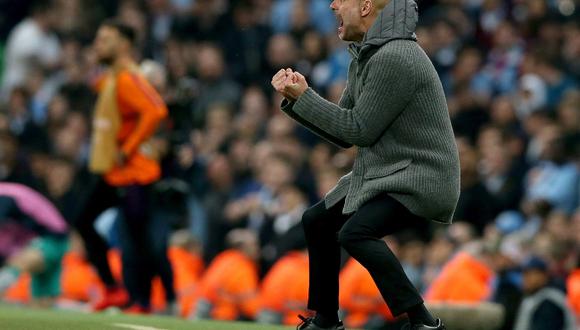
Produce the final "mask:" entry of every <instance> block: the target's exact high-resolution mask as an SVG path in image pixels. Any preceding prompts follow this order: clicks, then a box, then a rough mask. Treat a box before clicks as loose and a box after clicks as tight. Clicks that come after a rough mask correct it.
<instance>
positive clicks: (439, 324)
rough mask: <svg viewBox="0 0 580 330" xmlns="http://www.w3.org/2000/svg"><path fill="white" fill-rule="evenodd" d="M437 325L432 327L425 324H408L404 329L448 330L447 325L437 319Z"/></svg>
mask: <svg viewBox="0 0 580 330" xmlns="http://www.w3.org/2000/svg"><path fill="white" fill-rule="evenodd" d="M436 321H437V325H434V326H430V325H424V324H410V323H409V324H407V325H406V326H405V327H403V329H404V330H446V329H447V328H445V325H444V324H443V322H441V319H437V320H436Z"/></svg>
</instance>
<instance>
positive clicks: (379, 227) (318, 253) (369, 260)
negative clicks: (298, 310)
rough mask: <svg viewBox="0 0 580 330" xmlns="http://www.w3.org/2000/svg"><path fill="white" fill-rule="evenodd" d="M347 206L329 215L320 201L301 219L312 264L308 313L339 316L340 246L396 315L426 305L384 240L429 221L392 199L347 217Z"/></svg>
mask: <svg viewBox="0 0 580 330" xmlns="http://www.w3.org/2000/svg"><path fill="white" fill-rule="evenodd" d="M343 206H344V200H342V201H341V202H339V203H337V204H336V205H334V206H333V207H331V208H330V209H328V210H327V209H326V207H325V205H324V201H320V202H318V203H317V204H316V205H314V206H312V207H311V208H309V209H308V210H306V212H304V215H303V217H302V224H303V227H304V232H305V235H306V242H307V245H308V253H309V265H310V268H309V269H310V280H309V281H310V283H309V284H310V285H309V290H308V308H309V309H311V310H315V311H317V312H327V313H335V312H336V311H338V276H339V271H340V251H341V250H340V247H341V246H342V247H343V248H344V249H345V250H346V251H347V252H348V253H349V254H350V255H351V256H352V257H353V258H355V259H356V260H357V261H358V262H360V263H361V264H362V265H363V266H364V267H365V268H366V269H367V270H368V271H369V273H370V274H371V276H372V278H373V280H374V282H375V284H376V285H377V287H378V289H379V291H380V292H381V295H382V296H383V299H385V301H386V303H387V305H388V306H389V309H390V310H391V312H392V313H393V315H395V316H398V315H400V314H402V313H405V312H406V311H407V310H408V309H409V308H411V307H413V306H416V305H418V304H421V303H423V299H422V298H421V295H420V294H419V292H418V291H417V289H415V287H414V286H413V284H412V283H411V282H410V281H409V279H408V278H407V276H406V275H405V273H404V272H403V268H402V267H401V264H400V262H399V260H398V259H397V257H396V256H395V255H394V254H393V252H392V251H391V249H389V247H388V246H387V244H386V243H385V242H384V241H383V240H382V238H383V237H384V236H387V235H391V234H393V233H396V232H398V231H401V230H404V229H406V228H416V227H417V226H420V225H421V224H422V225H423V226H427V222H426V220H425V219H423V218H421V217H418V216H416V215H414V214H412V213H411V212H410V211H409V210H407V208H405V207H404V206H403V205H402V204H401V203H399V202H398V201H396V200H395V199H393V198H392V197H390V196H388V195H387V194H381V195H379V196H377V197H375V198H373V199H372V200H370V201H368V202H367V203H365V204H364V205H363V206H362V207H360V208H359V209H358V210H357V211H356V212H355V213H354V214H352V215H343V214H342V208H343Z"/></svg>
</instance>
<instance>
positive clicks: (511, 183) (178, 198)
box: [0, 0, 580, 329]
mask: <svg viewBox="0 0 580 330" xmlns="http://www.w3.org/2000/svg"><path fill="white" fill-rule="evenodd" d="M42 2H43V3H49V5H48V6H45V5H41V6H38V5H37V4H35V3H34V2H33V1H30V0H18V1H16V0H0V63H1V65H0V77H1V80H0V181H5V182H17V183H21V184H24V185H26V186H28V187H31V188H33V189H34V190H36V191H38V192H40V193H42V194H43V195H44V196H45V197H47V198H48V199H49V200H50V201H51V202H52V203H54V205H55V206H56V207H57V208H58V210H59V211H60V212H61V213H62V215H63V216H64V218H65V219H67V220H68V219H72V218H74V217H75V215H76V214H77V213H78V209H77V207H76V206H77V205H78V198H79V196H80V195H82V193H83V186H84V185H85V184H86V183H87V180H88V177H89V176H88V174H87V169H86V165H87V158H88V155H89V140H90V127H91V124H90V123H91V114H92V111H93V107H94V102H95V99H96V96H95V94H94V92H93V90H92V89H91V81H93V80H94V79H95V77H96V75H97V74H98V72H99V66H98V63H97V62H96V60H95V56H94V53H93V51H92V49H91V43H92V40H93V38H94V36H95V32H96V30H97V28H98V26H99V24H100V23H101V22H102V21H103V20H105V19H108V18H113V17H114V18H117V19H119V20H120V21H122V22H124V23H126V24H128V25H130V26H132V27H133V28H134V29H135V30H136V31H137V32H138V36H137V39H138V47H137V49H136V51H135V57H136V58H137V59H139V62H140V63H141V69H142V71H143V73H144V74H145V76H146V77H147V78H148V79H149V81H150V82H151V83H152V84H153V85H154V86H155V88H156V89H157V90H158V91H159V93H160V94H161V95H162V96H163V98H164V100H165V102H166V103H167V105H168V108H169V118H168V119H167V120H166V121H165V122H164V123H163V125H162V127H161V128H160V129H159V130H158V132H157V134H156V136H155V145H156V147H157V150H159V152H160V157H161V159H162V168H163V179H162V180H161V181H160V182H159V183H157V184H156V186H155V192H156V194H155V195H156V198H155V201H154V205H155V214H156V216H157V217H160V218H162V219H164V221H167V222H168V223H170V225H171V228H172V231H173V232H174V234H173V235H172V237H171V241H170V243H171V249H170V251H169V253H170V260H171V263H172V265H173V269H174V276H175V278H176V280H175V285H176V289H177V291H178V296H179V304H180V306H179V313H178V314H180V315H181V316H182V317H187V318H194V317H196V315H197V316H200V315H201V314H200V312H199V308H200V307H199V306H197V307H196V305H199V299H200V294H201V293H200V292H201V291H207V290H209V289H208V287H210V286H212V285H214V286H217V287H218V288H221V289H222V291H224V292H226V291H227V292H229V294H240V293H244V292H245V293H247V292H251V293H252V298H251V299H245V298H243V297H241V296H239V297H238V298H239V299H238V298H236V299H234V300H235V301H236V302H232V301H228V303H227V306H228V308H226V309H227V311H225V312H223V313H210V314H211V315H206V316H207V317H213V318H220V319H252V320H259V321H261V322H269V323H288V324H292V323H294V321H296V320H297V319H294V318H293V317H294V316H295V315H296V314H298V313H299V312H303V311H304V310H305V304H306V301H305V299H306V289H307V267H308V266H307V257H306V254H305V252H304V248H305V243H304V238H303V237H302V229H301V227H300V219H301V215H302V212H303V211H304V210H305V209H306V208H307V207H308V206H310V205H312V204H313V203H314V202H316V201H317V200H319V199H320V198H322V197H323V196H324V194H325V193H326V192H327V191H328V190H329V189H330V188H332V187H333V185H334V184H335V183H336V182H337V180H338V179H339V178H340V177H341V176H342V175H344V174H346V173H347V172H348V171H350V169H351V166H352V162H353V160H354V156H355V154H356V149H355V148H351V149H347V150H339V149H337V148H336V147H334V146H332V145H330V144H328V143H326V142H324V141H322V140H321V139H319V138H318V137H317V136H315V135H313V134H312V133H310V132H309V131H307V130H306V129H304V128H303V127H300V126H298V125H297V124H295V123H294V122H293V121H292V120H291V119H289V118H288V117H286V116H285V115H283V114H282V113H281V112H280V110H279V104H280V101H281V99H280V97H279V96H278V95H276V94H274V92H273V90H272V88H271V87H270V80H271V77H272V75H273V74H274V73H275V72H276V71H278V70H279V69H280V68H286V67H291V68H293V69H295V70H298V71H300V72H301V73H303V74H304V75H305V76H306V77H307V79H308V81H309V82H310V85H311V86H313V88H315V89H316V90H317V91H318V92H320V93H321V94H322V95H323V96H325V97H326V98H327V99H328V100H331V101H333V102H337V101H338V99H339V98H340V95H341V93H342V90H343V89H344V87H345V78H346V70H347V67H348V63H349V60H350V55H349V54H348V52H347V51H346V46H347V45H346V44H345V43H344V42H342V41H340V40H339V39H338V37H337V36H336V20H335V17H334V14H333V13H332V11H331V10H330V9H329V8H328V7H329V4H330V1H328V0H310V1H308V0H239V1H236V0H229V1H228V0H124V1H123V0H120V1H114V0H52V1H48V0H47V1H42ZM418 4H419V13H420V18H419V26H418V28H417V36H418V42H419V44H420V45H421V46H422V47H423V49H424V50H425V52H426V53H427V54H428V55H429V57H430V58H431V60H432V61H433V63H434V65H435V67H436V69H437V71H438V73H439V76H440V78H441V81H442V83H443V88H444V90H445V93H446V96H447V100H448V106H449V115H450V117H451V120H452V123H453V126H454V130H455V133H456V139H457V144H458V147H459V152H460V160H461V176H462V177H461V180H462V182H461V183H462V185H461V197H460V200H459V204H458V206H457V211H456V213H455V221H454V224H453V225H451V226H440V225H435V224H430V223H429V224H427V223H426V225H425V228H418V229H417V230H412V231H409V232H405V233H401V234H400V235H397V236H393V237H388V238H386V239H385V240H386V242H387V244H389V245H390V246H391V247H392V249H393V250H394V251H396V253H397V254H398V256H399V258H400V260H401V262H402V263H403V267H404V269H405V271H406V272H407V274H408V276H409V277H410V278H411V280H412V281H413V283H414V284H415V285H416V286H417V287H418V288H419V289H420V290H421V292H422V293H423V294H424V296H425V298H426V300H427V302H428V303H429V304H431V305H432V306H437V304H438V303H441V302H444V303H446V304H457V305H458V306H460V305H463V306H471V307H469V308H474V307H473V306H479V305H481V306H492V307H494V306H495V307H497V306H499V307H501V308H500V309H499V311H500V312H498V313H499V314H497V315H496V316H497V317H498V318H500V319H502V322H503V321H505V322H503V329H511V328H512V326H513V322H514V320H515V318H516V317H517V315H518V306H519V304H520V301H522V299H526V297H528V296H529V294H531V293H533V292H536V291H537V290H538V288H539V287H543V286H550V287H551V288H556V289H557V290H560V292H562V293H563V294H564V295H565V297H566V300H567V304H568V307H567V308H566V309H567V312H568V311H569V312H573V313H575V314H576V316H578V315H580V209H579V203H580V89H579V88H580V2H579V1H578V0H440V1H438V0H421V1H419V2H418ZM116 218H117V214H116V212H115V210H114V209H113V210H110V212H107V213H106V214H104V215H103V216H102V217H101V219H100V220H99V222H98V223H97V226H98V229H99V232H100V233H102V234H103V235H104V236H105V237H106V238H107V240H108V241H109V242H110V243H111V245H112V246H113V247H115V246H118V242H116V237H115V231H116V229H115V228H116V227H115V222H116ZM4 220H6V219H4ZM391 221H396V219H391ZM5 222H6V221H3V219H0V224H2V225H4V223H5ZM3 228H4V227H2V226H0V235H2V231H3V230H4V231H5V234H4V235H3V237H4V238H3V239H4V244H3V245H18V244H21V243H19V242H18V240H15V239H13V240H11V243H10V244H8V238H7V237H11V236H10V234H6V233H7V229H6V228H4V229H3ZM70 237H71V238H70V245H69V252H67V254H66V255H65V257H64V258H63V261H62V263H63V272H62V277H65V276H68V277H66V278H63V279H61V280H62V285H61V289H62V293H61V296H59V299H58V301H59V304H60V305H61V306H73V305H74V306H82V304H83V303H87V302H90V301H91V300H93V299H95V296H98V295H99V290H100V289H99V288H100V286H99V285H100V284H99V283H98V280H97V277H96V275H95V274H94V271H92V269H91V267H90V266H89V265H88V263H87V262H86V260H84V259H83V255H84V252H83V247H82V242H81V241H80V240H79V239H78V237H76V236H75V234H74V233H71V234H70ZM0 245H2V244H0ZM9 250H10V249H9V248H6V249H4V251H9ZM232 250H235V251H241V252H242V253H241V255H243V256H244V258H246V259H243V258H242V259H240V260H238V259H235V258H234V259H232V261H228V262H226V264H228V263H229V264H231V265H238V264H236V263H239V265H240V266H232V267H233V268H232V269H239V268H243V267H245V266H244V265H246V266H247V264H248V263H249V266H248V267H249V268H248V272H243V274H239V276H237V277H235V278H234V279H232V277H234V276H233V275H231V276H229V277H228V276H224V274H223V269H224V268H222V272H221V274H220V272H219V271H217V272H216V271H213V272H209V271H206V270H208V268H211V267H212V263H216V262H218V261H220V257H230V256H228V255H227V252H231V251H232ZM224 251H225V254H224ZM113 252H114V250H113ZM8 256H9V253H8V252H5V253H4V254H2V257H0V265H1V264H2V262H3V260H6V259H7V258H8ZM115 260H116V259H115V256H114V254H112V257H111V262H112V263H113V264H114V263H115ZM222 262H223V261H222ZM244 263H246V264H244ZM532 270H533V271H534V272H532ZM117 273H118V274H120V271H118V272H117ZM531 273H534V275H538V276H537V277H534V276H532V275H530V274H531ZM536 273H538V274H536ZM91 274H92V275H91ZM208 276H210V277H212V279H208V278H207V277H208ZM220 276H221V277H220ZM341 276H342V279H341V280H342V281H343V282H342V283H343V291H344V292H345V293H344V294H341V306H342V309H343V313H344V315H345V318H346V320H347V324H348V325H350V326H357V327H363V326H364V327H365V328H381V327H382V328H388V327H389V326H391V325H392V324H395V323H397V321H398V320H397V319H394V318H393V317H392V315H390V313H389V311H388V309H386V308H385V307H384V306H383V305H382V303H381V298H380V295H379V294H378V292H377V291H376V288H375V287H374V285H373V284H372V282H369V280H370V277H368V274H367V273H366V272H364V271H360V266H359V265H358V264H356V262H352V261H351V260H347V257H346V256H345V266H344V268H343V273H342V274H341ZM542 276H544V278H542ZM538 278H541V279H544V281H541V280H537V279H538ZM26 281H27V279H26V275H23V276H22V278H21V280H20V281H19V282H18V283H17V284H16V285H14V286H13V287H12V288H10V289H9V290H8V291H7V292H6V293H5V295H4V298H3V299H4V300H5V301H10V302H15V303H21V304H26V303H27V302H29V301H30V293H29V292H28V291H27V282H26ZM538 283H539V284H538ZM201 287H203V289H202V288H201ZM228 290H229V291H228ZM244 290H246V291H244ZM247 290H249V291H247ZM160 291H162V289H161V287H160V285H157V287H156V288H154V292H153V295H154V297H153V298H152V299H153V304H154V306H156V308H157V310H163V308H164V301H163V294H162V293H160ZM220 292H221V291H220ZM218 296H219V295H218ZM212 297H213V296H212ZM214 298H215V297H214ZM214 298H211V299H214ZM254 298H255V299H254ZM207 299H210V298H208V297H207V296H206V297H204V301H205V300H207ZM215 299H217V300H216V301H214V302H212V303H213V304H220V303H223V301H221V302H217V301H219V300H220V299H222V300H223V299H225V298H223V297H222V298H220V297H217V298H215ZM226 300H227V299H226ZM466 303H469V304H467V305H466ZM473 303H476V304H475V305H474V304H473ZM466 308H467V307H466ZM491 309H492V312H493V311H496V310H495V309H493V308H491ZM196 310H197V312H196ZM442 313H443V312H442ZM202 314H203V313H202ZM484 314H485V311H483V312H481V313H480V315H484ZM502 322H499V323H498V324H502ZM496 328H499V325H498V327H496ZM471 329H474V327H472V328H471ZM546 329H548V328H546Z"/></svg>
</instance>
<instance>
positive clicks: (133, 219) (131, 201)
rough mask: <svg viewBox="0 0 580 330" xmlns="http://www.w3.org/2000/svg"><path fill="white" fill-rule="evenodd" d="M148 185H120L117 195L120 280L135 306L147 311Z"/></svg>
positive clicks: (150, 264)
mask: <svg viewBox="0 0 580 330" xmlns="http://www.w3.org/2000/svg"><path fill="white" fill-rule="evenodd" d="M149 188H150V187H149V186H141V185H131V186H127V187H124V188H123V189H122V190H123V193H122V197H121V209H122V211H123V221H121V223H120V224H119V229H120V231H119V234H120V243H121V251H122V262H123V281H124V282H125V286H126V287H127V290H128V291H129V295H130V296H131V300H132V302H133V303H134V304H137V305H136V306H134V307H135V308H136V309H135V310H134V312H149V309H150V307H151V306H150V296H151V280H152V279H153V261H152V260H151V258H152V254H151V246H150V242H149V239H148V233H147V228H148V226H149V223H150V215H149V207H148V205H149V203H150V191H149Z"/></svg>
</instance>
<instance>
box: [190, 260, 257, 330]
mask: <svg viewBox="0 0 580 330" xmlns="http://www.w3.org/2000/svg"><path fill="white" fill-rule="evenodd" d="M258 281H259V279H258V267H257V265H256V263H255V262H254V261H253V260H251V259H250V258H248V257H247V256H246V255H245V254H243V253H242V252H240V251H237V250H226V251H224V252H222V253H220V254H219V255H217V256H216V257H215V258H214V260H213V261H212V263H211V264H210V265H209V267H208V268H207V270H206V272H205V274H204V275H203V276H202V278H201V281H200V283H199V286H198V295H197V300H196V303H195V305H197V304H198V303H199V301H200V300H204V301H206V302H208V303H209V304H210V305H211V310H210V317H211V318H212V319H215V320H236V319H239V318H240V317H242V316H245V317H247V318H251V319H253V318H255V316H256V312H257V310H258V305H259V304H258ZM196 307H197V306H194V308H196Z"/></svg>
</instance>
